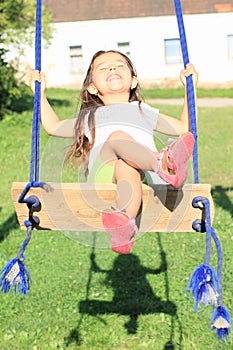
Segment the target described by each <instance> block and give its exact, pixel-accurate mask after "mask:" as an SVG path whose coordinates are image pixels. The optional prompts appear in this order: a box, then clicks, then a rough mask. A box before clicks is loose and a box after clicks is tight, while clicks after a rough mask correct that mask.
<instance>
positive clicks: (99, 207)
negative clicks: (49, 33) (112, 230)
mask: <svg viewBox="0 0 233 350" xmlns="http://www.w3.org/2000/svg"><path fill="white" fill-rule="evenodd" d="M174 5H175V10H176V16H177V22H178V28H179V33H180V42H181V48H182V55H183V61H184V66H186V65H187V63H189V57H188V50H187V43H186V36H185V29H184V23H183V16H182V8H181V4H180V1H179V0H175V1H174ZM36 13H37V15H36V45H35V46H36V65H35V68H36V70H39V71H40V70H41V52H40V51H41V0H37V8H36ZM187 92H188V105H189V114H190V129H191V132H192V133H193V135H194V137H195V144H194V151H193V169H194V184H185V185H184V186H183V187H182V188H180V189H174V188H172V187H171V186H169V185H143V199H142V209H141V214H140V215H139V229H140V231H141V232H144V231H145V232H155V231H157V232H172V231H173V232H194V231H197V232H206V257H205V261H204V264H201V265H200V266H198V267H197V269H196V270H195V271H194V273H193V275H192V277H191V279H190V284H189V287H188V289H189V291H190V292H191V293H192V295H193V297H194V299H195V310H197V308H198V306H199V303H204V304H211V305H213V307H214V312H213V317H212V321H211V322H212V323H211V326H212V329H215V330H217V336H218V337H219V338H225V337H226V336H228V334H229V331H230V325H231V320H230V315H229V313H228V311H227V310H226V308H225V307H224V306H223V298H222V250H221V245H220V242H219V240H218V237H217V235H216V233H215V230H214V229H213V227H212V220H213V215H214V206H213V200H212V196H211V187H210V185H209V184H199V179H198V152H197V130H196V110H195V97H194V88H193V82H192V77H191V76H190V77H187ZM39 135H40V84H39V83H38V82H36V84H35V98H34V116H33V125H32V153H31V168H30V182H29V183H28V184H27V183H21V182H14V183H13V184H12V200H13V203H14V206H15V210H16V213H17V217H18V221H19V224H20V227H21V228H25V226H26V228H27V237H26V239H25V241H24V242H23V245H22V247H21V249H20V250H19V253H18V255H17V257H16V258H14V259H12V260H11V261H10V262H9V263H8V264H6V266H5V267H4V269H3V270H2V271H1V273H2V277H1V279H0V288H1V289H2V290H3V291H4V292H8V291H9V290H10V289H11V287H12V286H13V287H14V290H15V292H17V291H19V292H21V293H24V294H26V293H27V291H28V288H29V284H30V274H29V271H28V270H27V269H26V268H25V266H24V259H25V258H24V250H25V248H26V246H27V244H28V242H29V241H30V238H31V234H32V230H33V229H43V230H61V231H104V229H103V226H102V223H101V212H102V211H103V210H105V209H106V208H108V207H110V206H111V205H113V204H114V202H115V187H116V186H115V185H114V184H87V183H44V182H39ZM27 194H30V196H29V197H27V198H25V196H26V195H27ZM22 203H25V204H26V206H25V205H22ZM34 212H36V213H37V215H38V217H37V216H36V215H34ZM211 239H213V240H214V243H215V245H216V249H217V254H218V271H217V274H216V273H215V271H214V270H213V269H212V267H210V266H209V263H210V251H211Z"/></svg>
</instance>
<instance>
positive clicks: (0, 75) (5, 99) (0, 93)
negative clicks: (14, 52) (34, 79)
mask: <svg viewBox="0 0 233 350" xmlns="http://www.w3.org/2000/svg"><path fill="white" fill-rule="evenodd" d="M5 53H6V50H5V49H3V48H0V120H1V119H3V116H4V113H6V111H8V110H11V109H12V108H11V106H12V104H13V103H14V100H15V99H16V98H18V97H19V96H20V90H19V86H18V84H17V80H16V78H15V73H16V70H15V68H14V67H13V66H12V65H10V64H9V63H8V62H6V60H5Z"/></svg>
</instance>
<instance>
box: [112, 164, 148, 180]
mask: <svg viewBox="0 0 233 350" xmlns="http://www.w3.org/2000/svg"><path fill="white" fill-rule="evenodd" d="M114 168H115V169H114V182H115V183H117V182H119V181H121V180H127V179H129V181H130V182H132V181H139V182H141V180H142V179H143V176H144V174H143V173H142V172H141V171H140V170H138V169H135V168H133V167H131V166H130V165H128V164H127V163H126V162H124V160H122V159H117V160H116V162H115V166H114Z"/></svg>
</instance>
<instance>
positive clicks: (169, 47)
mask: <svg viewBox="0 0 233 350" xmlns="http://www.w3.org/2000/svg"><path fill="white" fill-rule="evenodd" d="M164 47H165V62H166V63H167V64H175V63H181V62H182V57H181V50H180V39H165V40H164Z"/></svg>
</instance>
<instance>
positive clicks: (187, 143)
mask: <svg viewBox="0 0 233 350" xmlns="http://www.w3.org/2000/svg"><path fill="white" fill-rule="evenodd" d="M193 146H194V137H193V134H192V133H191V132H187V133H185V134H183V135H181V136H180V137H179V139H178V140H177V141H174V142H172V143H171V145H170V146H168V147H165V148H163V149H162V150H161V151H160V152H159V155H158V158H157V164H156V173H157V174H158V175H159V176H160V177H161V178H162V179H163V180H165V181H166V182H167V183H168V184H170V185H172V186H174V187H176V188H179V187H180V186H181V185H182V184H183V183H184V182H185V180H186V179H187V176H188V160H189V158H190V157H191V155H192V152H193ZM166 151H167V161H166V166H167V168H168V169H170V170H172V171H173V173H174V174H169V173H167V172H166V171H164V170H163V164H162V160H163V157H164V153H165V152H166Z"/></svg>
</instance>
